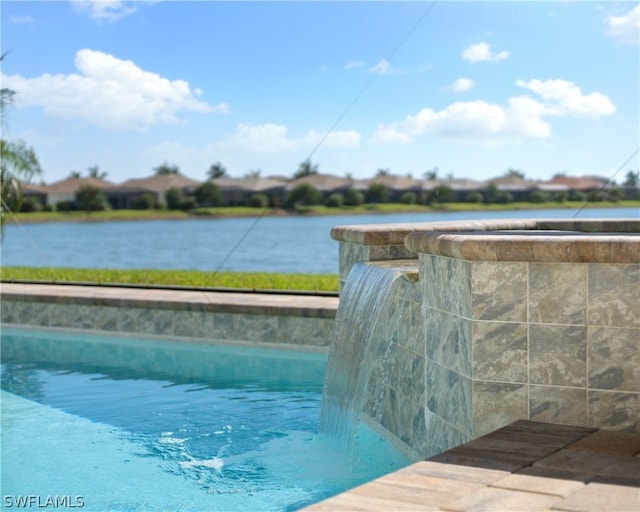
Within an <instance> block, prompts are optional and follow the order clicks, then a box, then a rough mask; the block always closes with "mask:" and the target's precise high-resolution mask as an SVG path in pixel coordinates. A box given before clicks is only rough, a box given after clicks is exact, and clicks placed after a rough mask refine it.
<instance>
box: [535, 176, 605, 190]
mask: <svg viewBox="0 0 640 512" xmlns="http://www.w3.org/2000/svg"><path fill="white" fill-rule="evenodd" d="M546 183H547V184H549V185H565V186H566V187H568V188H569V189H570V190H579V191H580V192H595V191H596V190H602V188H603V187H604V186H605V185H606V183H607V180H606V179H605V178H599V177H586V176H582V177H577V176H558V177H557V178H553V179H552V180H549V181H547V182H546Z"/></svg>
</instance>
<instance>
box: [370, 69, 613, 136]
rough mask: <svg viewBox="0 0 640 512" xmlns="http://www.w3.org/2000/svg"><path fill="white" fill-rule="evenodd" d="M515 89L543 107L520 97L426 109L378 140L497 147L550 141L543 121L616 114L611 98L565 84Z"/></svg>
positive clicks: (385, 128)
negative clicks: (425, 139) (419, 139)
mask: <svg viewBox="0 0 640 512" xmlns="http://www.w3.org/2000/svg"><path fill="white" fill-rule="evenodd" d="M517 85H519V86H521V87H525V88H527V89H529V90H531V91H533V92H536V93H537V94H539V95H540V96H541V97H542V101H540V100H537V99H533V98H530V97H528V96H516V97H512V98H509V99H508V100H507V102H506V104H505V105H497V104H491V103H487V102H485V101H471V102H456V103H453V104H451V105H449V106H447V107H446V108H444V109H442V110H440V111H435V110H432V109H430V108H424V109H422V110H420V111H419V112H418V113H417V114H415V115H409V116H407V117H406V118H405V119H404V120H402V121H396V122H392V123H390V124H388V125H380V126H379V127H378V129H377V131H376V132H375V134H374V138H375V139H376V140H377V141H379V142H387V143H404V144H406V143H409V142H412V141H413V140H414V139H415V137H417V136H420V135H431V136H434V137H440V138H446V139H457V140H462V141H466V142H471V143H479V144H485V145H486V144H489V145H493V144H498V143H502V142H508V141H514V140H521V139H523V138H535V139H544V138H548V137H550V136H551V126H550V125H549V123H548V122H547V121H546V120H545V119H544V117H545V116H576V117H599V116H605V115H609V114H612V113H613V112H615V106H614V105H613V103H611V100H609V98H608V97H607V96H604V95H603V94H600V93H592V94H588V95H584V94H582V92H581V91H580V88H579V87H577V86H576V85H575V84H573V83H571V82H566V81H564V80H547V81H545V82H542V81H540V80H531V81H529V82H523V81H521V80H519V81H518V82H517Z"/></svg>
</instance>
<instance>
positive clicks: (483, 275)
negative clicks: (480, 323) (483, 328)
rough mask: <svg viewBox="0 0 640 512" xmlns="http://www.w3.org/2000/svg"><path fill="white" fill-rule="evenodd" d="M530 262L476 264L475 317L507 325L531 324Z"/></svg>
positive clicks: (473, 286)
mask: <svg viewBox="0 0 640 512" xmlns="http://www.w3.org/2000/svg"><path fill="white" fill-rule="evenodd" d="M526 268H527V267H526V263H510V262H473V264H472V272H471V298H472V308H473V313H472V318H473V319H474V320H493V321H504V322H526V321H527V270H526Z"/></svg>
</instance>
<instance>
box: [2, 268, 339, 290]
mask: <svg viewBox="0 0 640 512" xmlns="http://www.w3.org/2000/svg"><path fill="white" fill-rule="evenodd" d="M0 277H1V279H2V280H3V281H30V282H48V283H78V284H80V283H88V284H119V285H134V286H148V287H152V286H172V287H187V288H227V289H242V290H278V291H284V290H287V291H304V292H323V293H324V292H337V291H338V276H337V275H335V274H278V273H269V272H201V271H194V270H112V269H76V268H35V267H3V268H2V269H1V276H0Z"/></svg>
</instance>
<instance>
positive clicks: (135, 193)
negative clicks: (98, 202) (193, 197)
mask: <svg viewBox="0 0 640 512" xmlns="http://www.w3.org/2000/svg"><path fill="white" fill-rule="evenodd" d="M200 184H201V182H199V181H196V180H194V179H191V178H188V177H186V176H183V175H182V174H155V175H153V176H150V177H148V178H132V179H129V180H127V181H125V182H124V183H122V184H121V185H117V186H114V187H113V188H110V189H109V190H106V191H105V195H106V197H107V200H108V201H109V204H110V205H111V207H112V208H114V209H123V208H124V209H130V208H136V207H137V206H138V204H139V202H140V198H141V196H142V195H143V194H151V195H153V197H154V199H155V201H156V203H159V204H164V205H166V204H167V192H168V191H169V190H171V189H172V188H177V189H180V190H182V191H183V192H185V193H186V194H190V193H192V192H193V191H194V190H195V189H196V188H197V187H198V186H199V185H200Z"/></svg>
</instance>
